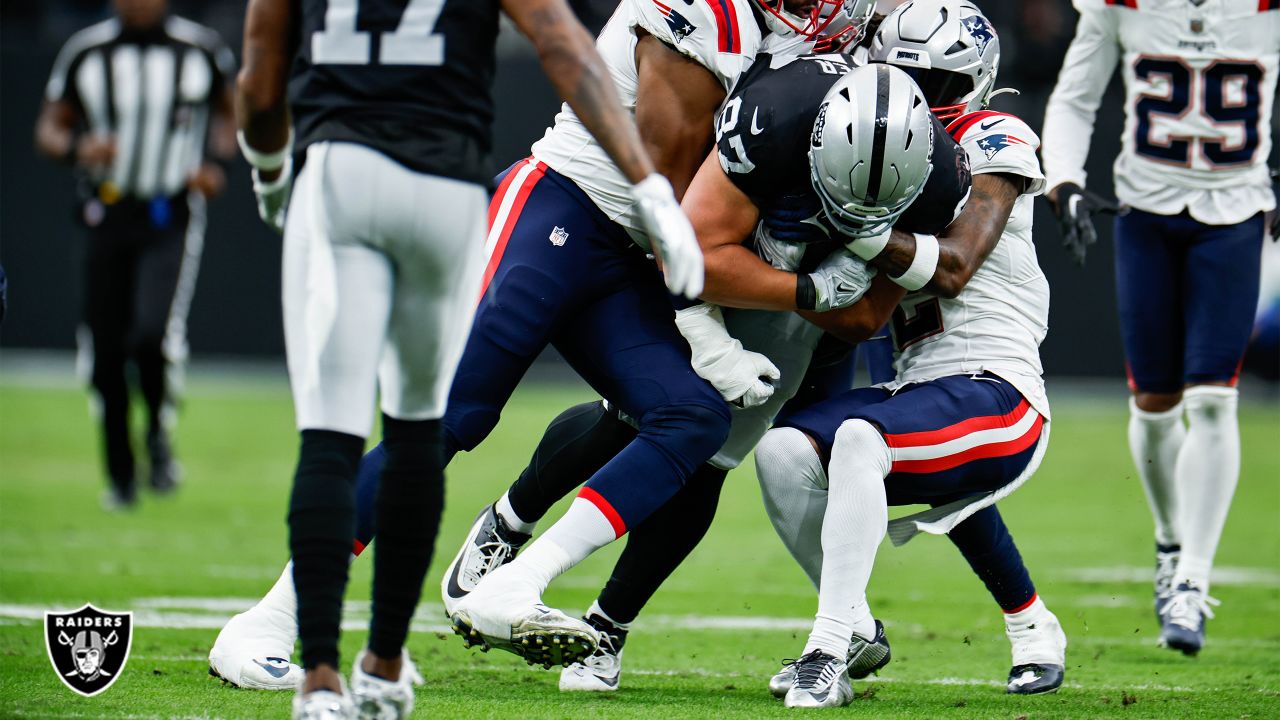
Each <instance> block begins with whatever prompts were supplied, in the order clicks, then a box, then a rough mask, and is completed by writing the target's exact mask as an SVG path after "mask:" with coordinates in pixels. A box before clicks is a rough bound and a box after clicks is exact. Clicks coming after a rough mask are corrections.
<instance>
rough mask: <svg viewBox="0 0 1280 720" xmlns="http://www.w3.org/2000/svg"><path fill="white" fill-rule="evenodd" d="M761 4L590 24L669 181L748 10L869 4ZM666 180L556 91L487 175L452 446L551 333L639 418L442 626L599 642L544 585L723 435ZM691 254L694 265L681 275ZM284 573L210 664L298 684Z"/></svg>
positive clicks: (750, 16) (740, 51)
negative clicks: (693, 347)
mask: <svg viewBox="0 0 1280 720" xmlns="http://www.w3.org/2000/svg"><path fill="white" fill-rule="evenodd" d="M760 2H761V6H760V10H759V11H757V9H753V8H754V7H755V6H753V4H752V3H751V2H750V1H749V0H717V1H716V2H709V3H696V4H692V5H689V6H688V7H684V6H681V7H680V8H678V9H673V8H670V7H667V6H666V5H664V4H661V3H653V2H650V1H648V0H644V1H641V0H627V1H626V2H623V3H622V4H621V5H620V6H619V8H618V10H617V12H616V13H615V16H614V18H613V20H612V21H611V22H610V23H609V25H608V26H607V27H606V28H605V30H604V32H603V34H602V35H601V37H600V39H599V43H598V47H599V48H600V52H601V54H602V55H603V57H604V59H605V62H606V65H607V66H608V67H609V69H610V76H611V77H612V78H613V80H614V82H615V85H616V87H617V91H618V93H619V95H620V96H621V97H622V101H623V105H624V106H626V107H627V108H628V109H631V110H633V111H634V114H635V117H636V121H637V124H638V125H639V127H640V130H641V134H642V137H643V139H644V141H645V146H646V149H647V150H648V151H649V153H650V154H651V155H652V156H653V157H654V162H655V165H656V166H657V169H658V170H659V171H660V172H661V173H662V174H663V175H665V176H667V177H668V178H670V179H671V183H672V185H673V186H674V188H675V190H676V192H677V193H682V192H683V190H684V188H685V187H686V186H687V185H688V182H689V179H690V178H691V177H692V176H693V174H694V173H695V171H696V170H697V168H698V166H699V164H700V163H701V161H702V158H703V157H704V153H705V149H706V146H707V143H708V142H709V141H710V139H711V131H712V119H713V117H714V115H715V112H716V109H717V108H718V107H719V105H720V103H721V101H722V100H723V98H724V96H725V93H726V90H727V88H728V87H730V86H731V85H732V84H733V82H734V81H735V80H736V78H737V76H738V75H739V74H740V73H741V71H742V70H743V69H744V68H745V67H746V66H747V64H749V63H750V61H751V60H752V59H753V58H754V57H755V54H756V53H757V51H758V50H759V49H760V45H761V42H762V40H763V39H764V37H765V32H764V30H765V27H766V26H765V21H764V20H763V19H762V17H773V18H774V19H775V20H777V24H773V25H769V26H768V27H770V28H774V29H779V30H785V34H786V36H785V37H781V38H779V41H780V42H783V43H795V44H803V43H806V42H811V41H812V40H813V39H814V38H815V37H816V36H817V35H818V34H819V33H820V32H821V31H823V30H828V31H833V30H834V29H835V28H836V27H840V26H842V25H843V26H845V27H849V28H851V29H852V27H853V23H854V22H855V20H865V18H866V17H867V16H869V14H870V8H871V5H872V3H871V2H870V0H819V1H818V2H814V0H779V1H777V2H774V3H765V2H764V0H760ZM773 5H776V6H777V7H772V6H773ZM784 6H792V7H803V8H805V10H804V11H803V16H798V15H794V14H791V13H783V11H781V10H779V9H778V8H782V7H784ZM766 7H768V8H769V12H764V8H766ZM858 8H861V10H859V12H858V13H853V12H852V11H853V10H855V9H858ZM770 13H774V14H773V15H771V14H770ZM784 15H785V17H783V16H784ZM855 15H856V17H855ZM850 34H851V33H850ZM670 195H671V193H670V191H669V190H666V189H665V182H646V183H642V184H640V185H638V186H636V187H635V188H633V187H632V184H631V182H630V181H629V179H628V178H627V177H623V174H622V173H621V172H620V171H619V169H618V167H617V166H615V165H614V163H613V162H612V160H611V159H610V158H609V157H608V156H607V154H606V153H605V152H604V150H603V149H602V146H601V143H598V142H596V141H595V140H594V139H592V138H591V137H590V135H589V133H587V132H586V130H585V128H584V127H583V123H582V120H581V119H580V117H579V115H577V114H575V113H574V112H572V111H570V110H569V109H567V108H566V109H565V110H564V111H562V112H561V113H560V114H559V115H558V116H557V118H556V123H555V127H553V128H552V129H551V130H550V131H548V133H547V136H546V137H544V138H543V140H541V141H540V142H538V143H537V144H535V146H534V148H533V157H531V158H529V159H527V160H522V161H520V162H517V163H516V164H515V165H513V166H512V167H511V168H510V169H509V170H508V171H507V172H505V173H503V174H502V175H501V176H500V177H499V188H498V192H497V194H496V195H495V197H494V199H493V201H492V203H491V205H490V215H489V221H490V232H489V235H488V240H487V242H486V248H487V250H488V253H489V260H488V263H487V267H486V268H485V270H484V274H483V275H484V277H483V286H484V292H483V296H482V298H481V302H480V306H479V308H478V310H477V314H476V319H475V324H474V327H473V330H472V332H471V335H470V338H469V340H468V342H467V346H466V349H465V350H464V354H463V358H462V360H461V363H460V371H459V372H458V374H457V376H456V378H455V380H454V383H453V386H452V389H451V391H450V396H449V401H448V409H447V411H446V414H445V417H444V418H443V426H444V444H445V448H444V451H443V452H444V455H445V458H446V461H447V459H448V458H451V457H452V455H453V454H454V453H456V452H457V451H458V450H470V449H472V448H474V447H475V446H476V445H478V444H479V443H480V442H481V441H482V440H483V439H484V438H485V437H486V436H487V435H488V434H489V432H490V431H491V430H492V429H493V427H494V426H495V425H496V423H497V421H498V418H499V415H500V413H501V410H502V407H503V405H504V404H505V403H506V401H507V399H508V398H509V396H510V393H511V392H512V391H513V390H514V388H515V386H516V384H517V383H518V382H519V380H520V378H521V377H522V376H523V375H524V372H525V371H526V369H527V368H528V366H529V364H530V363H532V361H533V360H534V358H535V357H536V356H537V355H538V354H539V352H540V351H541V350H542V349H543V348H544V347H545V346H546V345H547V344H552V345H554V346H556V347H557V349H558V350H559V351H560V352H561V354H562V355H564V356H565V357H566V358H567V359H568V360H569V362H570V363H571V365H573V366H574V368H575V369H576V370H578V371H579V373H580V374H582V375H583V376H584V378H586V379H587V380H588V381H589V382H590V383H591V384H592V385H593V386H594V387H595V388H596V389H597V390H598V391H599V392H600V393H601V394H602V395H603V396H606V397H609V398H610V399H611V400H613V401H614V402H616V403H617V404H618V406H619V407H620V408H621V409H623V410H625V411H626V412H627V413H628V415H630V416H631V417H634V418H637V421H638V425H639V434H638V435H636V436H634V437H633V439H632V440H630V441H629V442H628V443H626V446H625V448H624V449H622V450H621V452H619V453H618V454H617V456H616V457H615V458H613V460H612V462H610V463H608V464H607V465H605V466H604V467H600V468H599V470H598V471H597V472H595V473H593V474H592V476H591V479H590V480H589V481H588V482H587V486H586V488H584V490H583V492H582V494H581V499H580V500H579V501H577V502H575V503H574V505H573V507H572V508H571V509H570V510H569V512H568V513H567V515H566V516H565V517H564V518H563V519H562V521H561V522H559V523H557V524H556V526H555V527H553V528H552V529H550V530H548V532H547V533H545V534H544V536H543V537H541V538H539V540H538V541H537V542H535V543H533V544H532V545H531V546H530V547H529V549H528V550H527V551H526V552H525V553H524V554H523V555H522V556H521V561H520V562H518V563H513V564H512V565H511V566H510V567H508V568H504V570H503V572H502V573H501V575H502V576H503V577H504V578H506V580H504V581H503V582H498V580H500V579H501V578H499V577H497V576H495V577H493V578H490V582H488V583H486V586H487V588H488V592H487V594H485V593H481V594H480V595H475V594H471V595H467V594H466V592H465V591H469V590H470V589H472V587H474V586H473V585H465V587H464V592H462V593H457V594H455V595H453V596H451V597H447V598H446V601H447V602H446V607H447V610H448V612H449V613H450V615H451V616H452V617H453V618H454V620H455V623H456V626H457V627H459V628H460V629H463V630H464V632H465V633H466V634H467V636H468V637H469V638H472V639H473V640H475V641H476V642H482V643H484V644H486V645H489V646H498V647H504V648H507V649H511V650H513V651H515V652H517V653H518V654H521V655H522V656H524V657H525V658H526V659H528V660H530V661H531V662H541V663H572V662H574V661H576V660H579V659H581V658H582V657H585V656H586V655H589V654H591V653H592V652H594V651H595V650H596V648H597V644H598V642H599V635H598V632H597V631H596V630H595V629H593V628H592V627H591V626H590V625H587V624H586V623H584V622H582V621H579V620H577V619H574V618H570V617H568V616H565V615H564V614H563V613H560V612H559V611H555V610H551V609H549V608H546V607H545V606H543V605H541V603H540V601H539V599H538V598H539V595H540V593H541V590H542V588H543V587H545V585H546V583H548V582H550V580H551V579H552V578H554V577H555V576H556V575H558V574H559V573H561V572H563V571H564V570H566V569H568V568H569V567H571V566H573V565H574V564H576V563H577V562H578V561H580V560H581V559H582V558H584V557H586V556H587V555H589V554H590V553H592V552H594V551H595V550H596V549H598V548H600V547H602V546H604V545H606V544H608V543H610V542H612V541H614V540H615V539H617V538H618V537H619V536H620V535H621V534H623V533H624V532H625V531H626V529H627V528H629V527H632V526H635V525H639V524H640V523H641V522H642V521H643V520H644V518H645V517H647V516H648V515H649V514H650V513H652V512H653V511H654V510H656V509H657V508H659V507H661V506H662V505H663V503H664V502H665V501H666V500H667V499H668V498H669V497H670V496H671V495H673V494H676V493H677V492H678V491H679V490H680V489H681V488H682V487H683V485H684V483H685V481H686V480H687V479H688V477H689V474H690V473H692V472H693V471H694V470H695V469H696V468H698V467H700V466H701V465H703V463H705V462H706V460H708V459H709V458H710V457H711V456H712V455H713V454H714V453H715V452H716V451H717V450H718V449H719V447H720V446H721V445H722V443H723V442H724V439H725V435H726V434H727V432H728V428H729V411H728V407H727V405H726V403H725V400H724V399H723V398H722V397H721V395H720V393H719V392H717V391H716V389H715V388H713V387H712V386H711V385H710V384H708V383H707V382H706V381H705V380H703V379H702V378H701V377H699V376H698V375H697V374H695V372H694V370H693V368H692V367H691V365H690V359H689V348H688V344H687V343H686V342H685V340H684V339H683V338H682V337H681V336H680V334H679V332H678V330H677V329H676V326H675V323H674V322H673V319H672V312H671V300H670V297H671V296H670V295H669V294H668V292H667V288H664V287H663V285H662V275H660V274H659V273H658V272H657V270H656V268H655V267H654V266H653V264H652V263H651V262H649V261H648V260H647V259H646V257H645V255H646V252H651V251H652V252H654V253H659V252H660V253H661V258H660V259H661V260H662V261H663V267H664V270H665V271H666V275H667V280H668V287H669V289H670V290H672V291H673V292H675V293H677V294H682V295H686V296H690V297H692V296H696V295H697V294H698V291H699V290H700V287H701V280H702V273H701V260H702V256H701V252H700V251H699V249H698V247H697V245H696V243H694V242H692V238H690V240H691V243H690V244H691V247H689V248H685V247H683V246H679V247H677V246H675V245H669V246H668V245H664V246H661V247H654V246H653V243H652V242H651V240H653V239H656V238H657V237H658V236H657V235H654V234H652V232H651V226H652V225H653V221H654V219H655V209H661V208H662V207H664V201H665V200H666V199H668V198H670ZM657 219H659V220H661V218H660V217H659V218H657ZM695 265H696V270H697V272H696V273H695V272H690V269H691V268H694V267H695ZM845 267H849V265H848V264H846V265H845ZM839 269H840V268H836V269H835V271H836V272H838V271H839ZM854 271H856V272H861V271H860V269H857V268H854ZM761 362H763V361H761ZM385 458H386V454H385V449H384V448H383V447H382V446H379V448H378V449H376V450H375V451H374V452H373V453H371V455H370V457H369V460H368V462H366V463H364V465H363V467H364V477H365V478H366V479H367V481H366V482H364V483H361V484H360V489H359V491H358V497H359V506H360V508H361V509H362V512H361V513H360V518H359V521H358V524H357V528H358V529H357V532H356V538H357V540H356V550H357V552H358V551H359V550H361V549H362V548H363V546H364V545H365V544H367V543H368V541H369V540H370V539H371V537H372V527H373V518H372V510H371V508H372V507H373V506H374V497H375V496H376V494H377V486H378V483H377V479H378V476H379V475H380V473H381V472H382V466H383V464H384V463H385ZM637 479H640V481H639V482H637ZM432 532H434V530H433V531H432ZM503 559H504V560H506V559H509V556H503ZM490 567H491V568H492V567H496V565H492V566H490ZM293 574H294V573H293V572H292V570H291V569H289V568H287V569H286V571H285V573H284V574H283V575H282V577H281V579H280V581H279V582H277V584H276V586H275V587H273V588H272V590H271V591H270V593H269V594H268V596H267V597H266V598H264V600H263V601H262V602H261V603H259V604H258V605H257V606H255V607H254V608H252V609H251V610H249V611H247V612H245V613H242V614H240V615H237V616H236V617H235V618H233V619H232V620H231V621H230V622H229V623H228V625H227V626H226V627H225V628H224V629H223V632H222V633H220V634H219V637H218V639H217V641H216V642H215V644H214V647H213V649H212V650H211V651H210V667H211V670H213V671H214V672H215V673H217V674H219V675H221V676H222V677H224V678H228V679H232V681H233V682H236V683H237V684H240V685H243V686H249V687H260V688H287V687H292V686H293V684H294V683H295V682H296V679H295V677H296V676H295V675H294V670H293V666H291V665H289V664H288V662H287V658H288V657H289V655H290V653H291V650H292V645H293V641H294V638H295V632H296V626H295V619H294V618H295V614H296V607H295V604H294V603H295V601H294V598H295V593H294V588H293ZM464 583H465V577H464ZM526 640H527V641H528V643H527V644H526V642H525V641H526ZM281 670H285V671H286V672H284V673H281V672H280V671H281ZM281 675H283V677H281Z"/></svg>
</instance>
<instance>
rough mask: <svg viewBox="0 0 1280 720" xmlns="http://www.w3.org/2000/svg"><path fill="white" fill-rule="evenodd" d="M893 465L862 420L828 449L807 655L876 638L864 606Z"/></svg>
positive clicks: (843, 651)
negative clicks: (814, 606) (827, 482)
mask: <svg viewBox="0 0 1280 720" xmlns="http://www.w3.org/2000/svg"><path fill="white" fill-rule="evenodd" d="M892 465H893V460H892V455H891V453H890V451H889V446H888V445H886V444H885V441H884V438H883V437H882V436H881V435H880V432H879V431H877V430H876V429H875V428H874V427H872V426H871V424H870V423H868V422H866V421H865V420H849V421H846V422H845V423H844V424H843V425H842V426H841V427H840V429H839V430H838V431H837V432H836V441H835V445H834V446H833V447H832V450H831V467H830V471H829V474H830V478H831V488H830V491H829V494H828V500H827V512H826V514H825V516H824V517H823V522H822V558H823V561H822V582H821V586H820V589H819V592H818V614H817V617H816V618H815V620H814V623H813V632H812V633H811V634H810V635H809V641H808V643H807V644H806V645H805V652H806V653H808V652H810V651H811V650H814V649H821V650H822V651H823V652H827V653H830V654H832V655H835V656H836V657H839V658H843V657H845V656H846V655H848V654H849V639H850V636H851V635H852V634H853V633H857V634H858V635H859V636H860V637H864V638H872V637H875V631H876V630H875V622H874V620H872V618H871V612H870V609H869V608H867V607H866V605H867V583H868V582H870V580H871V570H872V566H873V565H874V564H875V559H876V549H877V548H878V547H879V545H880V542H881V540H883V539H884V535H885V532H886V530H887V529H888V523H889V506H888V502H887V499H886V497H885V490H884V479H885V478H886V477H888V475H889V471H890V468H891V467H892Z"/></svg>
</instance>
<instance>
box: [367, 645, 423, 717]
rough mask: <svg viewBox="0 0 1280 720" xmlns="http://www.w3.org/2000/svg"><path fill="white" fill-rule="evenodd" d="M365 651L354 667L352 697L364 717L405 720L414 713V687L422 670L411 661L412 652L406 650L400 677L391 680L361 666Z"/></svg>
mask: <svg viewBox="0 0 1280 720" xmlns="http://www.w3.org/2000/svg"><path fill="white" fill-rule="evenodd" d="M365 652H366V651H365V650H361V651H360V653H359V654H358V655H356V662H355V665H354V666H353V667H352V668H351V700H352V703H353V704H354V705H355V707H356V717H358V718H360V720H402V719H403V718H407V717H409V714H410V713H412V712H413V686H414V684H415V683H414V679H415V676H417V675H418V670H417V668H416V667H414V665H413V662H412V661H411V660H409V651H407V650H405V651H404V653H403V658H404V664H403V665H402V666H401V668H400V679H399V680H388V679H386V678H380V677H378V676H376V675H370V674H369V673H367V672H365V671H364V669H363V668H362V667H361V662H362V661H363V660H364V655H365Z"/></svg>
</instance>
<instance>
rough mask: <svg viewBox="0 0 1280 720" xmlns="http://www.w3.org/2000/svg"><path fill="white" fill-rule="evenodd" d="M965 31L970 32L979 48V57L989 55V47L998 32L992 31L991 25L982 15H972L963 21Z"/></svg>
mask: <svg viewBox="0 0 1280 720" xmlns="http://www.w3.org/2000/svg"><path fill="white" fill-rule="evenodd" d="M961 23H962V24H963V25H964V29H965V30H968V31H969V34H970V35H972V36H973V41H974V43H976V44H977V46H978V57H982V56H983V55H986V54H987V46H988V45H990V44H991V41H992V40H994V39H995V37H996V31H995V30H994V29H992V27H991V23H990V22H988V21H987V19H986V18H985V17H982V16H981V15H970V16H969V17H967V18H965V19H964V20H962V21H961Z"/></svg>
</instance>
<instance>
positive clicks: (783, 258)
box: [755, 223, 806, 272]
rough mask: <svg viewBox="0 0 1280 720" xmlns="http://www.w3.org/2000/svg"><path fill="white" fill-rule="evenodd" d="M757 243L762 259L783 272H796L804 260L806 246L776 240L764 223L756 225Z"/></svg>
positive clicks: (757, 251) (757, 250)
mask: <svg viewBox="0 0 1280 720" xmlns="http://www.w3.org/2000/svg"><path fill="white" fill-rule="evenodd" d="M755 241H756V254H757V255H759V256H760V259H762V260H764V261H765V262H767V263H769V264H770V265H772V266H773V267H774V268H776V269H778V270H782V271H783V272H795V271H796V269H797V268H799V267H800V261H801V260H803V259H804V251H805V247H806V246H804V245H801V244H800V243H794V242H787V241H786V240H779V239H777V238H775V237H774V236H773V234H772V233H770V232H769V228H767V227H765V225H764V223H760V224H758V225H756V236H755Z"/></svg>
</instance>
